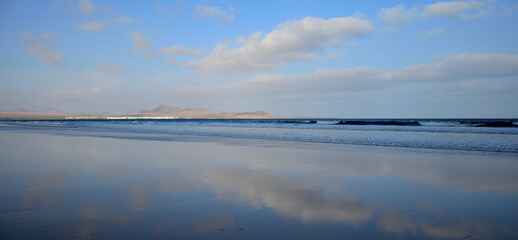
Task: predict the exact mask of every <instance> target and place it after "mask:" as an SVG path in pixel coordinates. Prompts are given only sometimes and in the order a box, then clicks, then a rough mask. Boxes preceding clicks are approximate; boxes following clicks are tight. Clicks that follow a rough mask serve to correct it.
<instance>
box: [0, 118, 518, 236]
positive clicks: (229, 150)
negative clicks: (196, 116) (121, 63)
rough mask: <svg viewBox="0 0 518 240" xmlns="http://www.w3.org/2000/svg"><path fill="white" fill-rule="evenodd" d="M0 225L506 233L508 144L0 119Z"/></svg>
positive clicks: (513, 213) (514, 190) (510, 179)
mask: <svg viewBox="0 0 518 240" xmlns="http://www.w3.org/2000/svg"><path fill="white" fill-rule="evenodd" d="M0 159H1V172H0V184H1V185H0V193H1V195H0V196H1V197H0V216H1V217H0V223H1V229H2V230H1V231H0V238H2V239H25V238H65V239H90V238H110V239H113V238H118V239H120V238H133V239H149V238H158V239H344V238H346V239H516V238H517V237H518V231H517V230H516V229H518V175H517V174H516V173H517V172H518V161H517V160H518V155H516V153H509V152H488V151H463V150H448V149H424V148H404V147H384V146H363V145H351V144H334V143H315V142H297V141H277V140H265V139H250V138H248V139H246V138H233V137H221V136H193V135H163V134H156V133H135V132H130V133H128V132H86V131H77V130H63V129H61V130H52V129H51V130H48V129H40V130H34V129H29V130H28V129H23V128H12V129H5V128H4V129H2V130H0Z"/></svg>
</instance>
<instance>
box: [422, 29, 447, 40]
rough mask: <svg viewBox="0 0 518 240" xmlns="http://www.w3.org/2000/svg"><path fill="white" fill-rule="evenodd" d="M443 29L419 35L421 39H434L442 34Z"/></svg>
mask: <svg viewBox="0 0 518 240" xmlns="http://www.w3.org/2000/svg"><path fill="white" fill-rule="evenodd" d="M444 32H445V30H444V28H437V29H433V30H430V31H428V32H424V33H422V34H421V37H422V38H429V37H435V36H439V35H442V34H444Z"/></svg>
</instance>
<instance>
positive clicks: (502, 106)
mask: <svg viewBox="0 0 518 240" xmlns="http://www.w3.org/2000/svg"><path fill="white" fill-rule="evenodd" d="M516 26H518V2H516V1H503V0H501V1H496V0H480V1H475V0H474V1H449V2H438V1H419V3H417V4H416V1H95V0H89V1H88V0H79V1H75V0H56V1H24V0H19V1H1V2H0V35H1V36H2V38H0V110H3V111H7V110H11V109H15V108H18V107H23V108H26V109H32V110H42V109H45V108H49V107H52V108H57V109H60V110H63V111H68V112H114V113H126V112H135V111H139V110H141V109H145V108H147V109H150V108H154V107H156V106H158V105H160V104H167V105H170V106H178V107H201V108H208V109H211V110H216V111H236V112H237V111H257V110H265V111H268V112H271V113H273V114H276V115H290V116H322V117H379V118H383V117H396V118H397V117H487V118H492V117H518V107H516V106H517V105H518V94H517V92H518V44H516V43H517V42H518V28H516Z"/></svg>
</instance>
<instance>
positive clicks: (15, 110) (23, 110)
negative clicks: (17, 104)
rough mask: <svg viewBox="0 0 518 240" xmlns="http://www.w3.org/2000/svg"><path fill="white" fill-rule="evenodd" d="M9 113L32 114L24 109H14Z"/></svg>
mask: <svg viewBox="0 0 518 240" xmlns="http://www.w3.org/2000/svg"><path fill="white" fill-rule="evenodd" d="M9 112H15V113H25V112H32V111H31V110H28V109H25V108H16V109H13V110H11V111H9Z"/></svg>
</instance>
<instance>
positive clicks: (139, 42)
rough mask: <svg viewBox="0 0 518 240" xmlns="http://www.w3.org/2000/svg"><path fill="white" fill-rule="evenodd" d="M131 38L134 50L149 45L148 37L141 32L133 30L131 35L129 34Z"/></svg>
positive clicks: (141, 49)
mask: <svg viewBox="0 0 518 240" xmlns="http://www.w3.org/2000/svg"><path fill="white" fill-rule="evenodd" d="M131 38H132V39H133V46H134V48H135V51H144V50H146V49H148V48H149V46H150V45H151V44H150V43H149V39H147V38H146V37H145V36H144V35H142V34H141V33H138V32H135V33H133V35H131Z"/></svg>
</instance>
